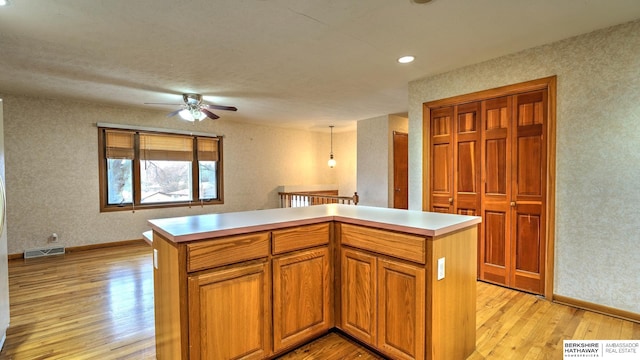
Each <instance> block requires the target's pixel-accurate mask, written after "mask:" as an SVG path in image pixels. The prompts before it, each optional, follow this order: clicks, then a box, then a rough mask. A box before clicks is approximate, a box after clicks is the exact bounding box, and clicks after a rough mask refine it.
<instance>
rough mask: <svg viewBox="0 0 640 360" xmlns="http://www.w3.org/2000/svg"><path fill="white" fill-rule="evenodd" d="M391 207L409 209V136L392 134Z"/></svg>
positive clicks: (400, 133)
mask: <svg viewBox="0 0 640 360" xmlns="http://www.w3.org/2000/svg"><path fill="white" fill-rule="evenodd" d="M393 207H394V208H395V209H405V210H406V209H408V208H409V134H407V133H403V132H398V131H394V132H393Z"/></svg>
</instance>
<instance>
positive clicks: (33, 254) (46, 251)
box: [24, 246, 64, 259]
mask: <svg viewBox="0 0 640 360" xmlns="http://www.w3.org/2000/svg"><path fill="white" fill-rule="evenodd" d="M63 254H64V246H54V247H48V248H42V249H30V250H25V251H24V258H25V259H33V258H37V257H43V256H53V255H63Z"/></svg>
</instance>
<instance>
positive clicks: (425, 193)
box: [422, 75, 557, 300]
mask: <svg viewBox="0 0 640 360" xmlns="http://www.w3.org/2000/svg"><path fill="white" fill-rule="evenodd" d="M542 89H547V92H548V98H547V107H548V118H547V124H546V127H547V128H546V130H547V141H546V146H547V149H546V150H547V163H546V166H547V168H546V186H547V193H546V209H545V215H546V222H547V228H546V234H545V235H546V260H545V264H544V266H545V272H546V276H545V285H544V297H545V298H546V299H547V300H553V297H554V296H553V280H554V258H555V236H554V235H555V198H556V103H557V76H555V75H554V76H549V77H545V78H541V79H536V80H531V81H525V82H522V83H517V84H512V85H506V86H501V87H497V88H493V89H488V90H482V91H477V92H474V93H469V94H463V95H457V96H453V97H450V98H445V99H440V100H434V101H428V102H425V103H423V104H422V109H423V111H422V159H423V160H422V163H423V164H426V166H424V165H423V167H422V210H423V211H428V209H429V206H430V204H429V193H430V189H429V186H430V175H429V174H430V166H431V164H430V161H428V159H431V157H430V156H431V153H430V146H429V145H430V141H429V139H430V137H429V136H430V119H431V111H434V110H436V109H438V108H441V107H445V106H452V105H455V104H464V103H468V102H474V101H480V100H487V99H491V98H497V97H503V96H509V95H516V94H519V93H524V92H529V91H535V90H542Z"/></svg>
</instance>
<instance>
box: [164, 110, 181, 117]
mask: <svg viewBox="0 0 640 360" xmlns="http://www.w3.org/2000/svg"><path fill="white" fill-rule="evenodd" d="M182 110H184V109H178V110H176V111H172V112H170V113H168V114H167V117H172V116H176V115H178V113H179V112H180V111H182Z"/></svg>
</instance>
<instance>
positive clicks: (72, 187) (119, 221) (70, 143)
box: [4, 96, 355, 254]
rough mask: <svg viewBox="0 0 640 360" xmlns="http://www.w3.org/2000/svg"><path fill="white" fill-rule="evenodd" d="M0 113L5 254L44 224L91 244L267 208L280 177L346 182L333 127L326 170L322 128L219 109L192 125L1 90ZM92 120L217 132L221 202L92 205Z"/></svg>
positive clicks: (349, 148) (345, 145) (19, 248)
mask: <svg viewBox="0 0 640 360" xmlns="http://www.w3.org/2000/svg"><path fill="white" fill-rule="evenodd" d="M4 118H5V134H6V142H5V145H6V155H7V156H6V159H7V161H6V172H7V201H8V209H9V212H8V223H9V224H10V226H9V227H8V251H9V254H16V253H22V252H23V251H24V250H25V249H30V248H39V247H43V246H47V245H48V244H47V238H48V237H49V236H50V235H51V233H53V232H55V233H57V234H58V236H59V239H60V240H59V244H60V245H64V246H79V245H88V244H98V243H106V242H113V241H121V240H129V239H139V238H141V233H142V232H143V231H145V230H148V227H147V220H148V219H152V218H161V217H173V216H184V215H194V214H201V213H207V212H230V211H242V210H252V209H264V208H273V207H277V206H278V195H277V188H278V186H280V185H288V184H296V185H307V184H339V185H340V192H341V194H342V193H345V192H346V193H347V194H348V193H349V192H353V191H355V189H353V184H354V182H355V180H354V179H353V178H352V176H353V174H355V150H354V149H355V134H354V133H344V134H337V135H336V138H335V140H336V141H335V143H334V146H335V147H334V152H336V154H337V155H338V156H339V160H338V161H339V164H340V167H339V169H340V170H339V171H335V170H336V169H330V168H329V167H328V166H327V157H328V154H329V136H327V134H325V133H320V132H309V131H299V130H291V129H282V128H277V127H268V126H259V125H253V124H244V123H237V122H236V123H232V122H228V121H225V120H224V116H223V117H222V118H221V119H219V120H216V121H209V120H207V121H203V122H201V123H198V124H195V125H194V124H191V123H187V122H183V121H180V120H178V119H177V118H166V117H165V113H164V112H159V111H155V110H154V111H152V110H146V109H137V108H124V107H116V106H106V105H99V104H88V103H82V102H75V101H70V100H50V99H43V98H29V97H22V96H20V97H17V96H5V108H4ZM97 122H104V123H119V124H129V125H137V126H149V127H159V128H167V129H181V130H193V131H198V132H209V133H214V134H218V135H224V143H223V144H224V199H225V204H224V205H219V206H205V207H204V208H201V207H198V206H194V207H192V208H172V209H156V210H138V211H136V212H135V213H132V212H115V213H100V211H99V195H98V155H97V154H98V148H97V139H98V133H97V128H96V125H95V124H96V123H97ZM338 139H340V140H339V141H338ZM349 142H351V143H349ZM350 166H351V167H352V168H351V169H350V168H349V167H350ZM343 187H344V190H343Z"/></svg>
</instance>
